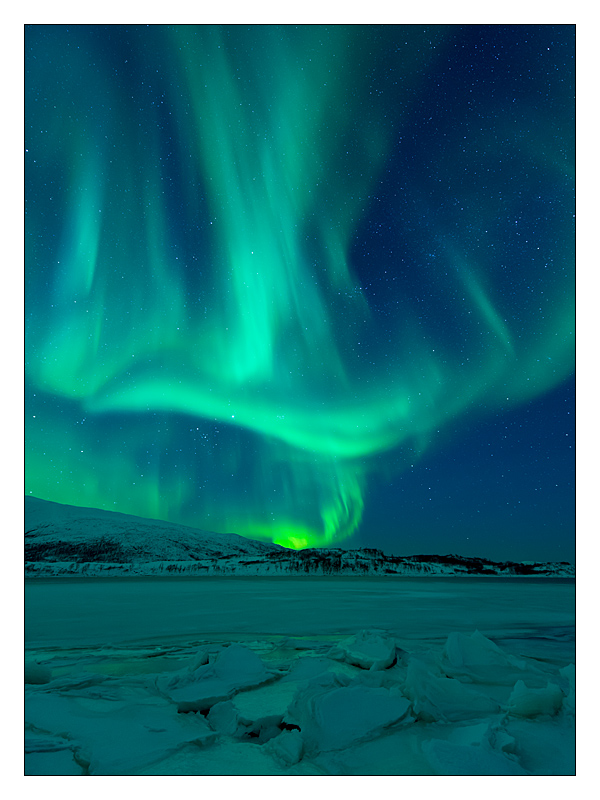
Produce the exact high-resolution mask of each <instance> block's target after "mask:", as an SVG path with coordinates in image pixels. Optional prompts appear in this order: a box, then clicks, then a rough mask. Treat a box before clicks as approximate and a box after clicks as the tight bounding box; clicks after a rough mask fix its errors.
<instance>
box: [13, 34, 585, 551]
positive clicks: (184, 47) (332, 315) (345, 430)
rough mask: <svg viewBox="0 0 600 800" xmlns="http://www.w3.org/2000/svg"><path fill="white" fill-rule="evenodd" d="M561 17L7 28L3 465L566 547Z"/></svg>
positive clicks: (232, 505) (432, 531)
mask: <svg viewBox="0 0 600 800" xmlns="http://www.w3.org/2000/svg"><path fill="white" fill-rule="evenodd" d="M574 56H575V29H574V26H568V25H558V26H551V25H539V26H530V25H516V26H512V27H511V26H504V25H492V26H477V25H465V26H460V25H441V26H419V25H409V26H399V25H385V26H377V25H337V26H336V25H334V26H324V25H304V26H289V25H284V26H276V25H250V26H247V25H230V26H213V25H204V26H191V25H182V26H166V25H151V26H145V25H140V26H128V25H113V26H100V25H75V26H68V25H54V26H43V25H33V26H26V29H25V69H26V72H25V139H26V144H25V148H26V152H25V200H26V224H25V303H26V352H25V356H26V385H25V399H26V459H25V468H26V470H25V473H26V478H25V484H26V487H25V490H26V493H27V494H30V495H33V496H36V497H41V498H43V499H46V500H53V501H55V502H60V503H69V504H72V505H79V506H90V507H96V508H105V509H111V510H115V511H122V512H125V513H129V514H136V515H139V516H143V517H151V518H155V519H164V520H168V521H171V522H178V523H183V524H186V525H191V526H194V527H199V528H203V529H208V530H213V531H222V532H235V533H240V534H242V535H245V536H249V537H251V538H256V539H261V540H265V541H274V542H277V543H279V544H283V545H286V546H288V547H295V548H302V547H320V546H339V547H377V548H381V549H383V550H385V551H386V552H388V553H395V554H398V555H407V554H418V553H451V552H452V553H459V554H462V555H476V556H481V557H486V558H492V559H495V560H508V559H512V560H567V561H573V560H574V549H575V542H574V538H575V533H574V528H575V520H574V512H575V499H574V468H575V456H574V444H575V442H574V410H575V397H574V394H575V391H574V376H573V373H574V361H575V358H574V356H575V351H574V301H575V281H574V271H575V264H574V259H575V253H574V251H575V242H574V225H575V219H574V143H575V134H574Z"/></svg>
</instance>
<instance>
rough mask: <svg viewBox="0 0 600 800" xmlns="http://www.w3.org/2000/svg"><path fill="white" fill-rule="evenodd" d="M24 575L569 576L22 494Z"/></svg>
mask: <svg viewBox="0 0 600 800" xmlns="http://www.w3.org/2000/svg"><path fill="white" fill-rule="evenodd" d="M25 529H26V530H25V561H26V563H25V573H26V576H27V577H52V576H62V575H74V576H76V575H81V576H83V575H86V576H89V577H92V576H93V577H96V576H98V577H102V576H127V575H129V576H135V575H137V576H142V575H157V576H160V575H247V576H251V575H389V576H392V575H440V576H450V575H471V576H477V575H480V576H503V575H504V576H531V577H574V575H575V568H574V566H573V565H572V564H570V563H568V562H512V561H507V562H494V561H491V560H489V559H485V558H477V557H470V556H460V555H455V554H447V555H426V554H422V555H413V556H392V555H387V554H385V553H384V552H383V551H382V550H379V549H375V548H368V547H367V548H361V549H357V550H343V549H341V548H320V549H315V548H311V549H305V550H290V549H288V548H285V547H282V546H281V545H276V544H272V543H266V542H257V541H255V540H253V539H247V538H246V537H244V536H240V535H239V534H235V533H227V534H221V533H214V532H211V531H205V530H200V529H197V528H190V527H187V526H184V525H179V524H177V523H169V522H164V521H161V520H152V519H147V518H142V517H136V516H133V515H130V514H122V513H121V512H116V511H106V510H103V509H92V508H84V507H79V506H68V505H63V504H61V503H54V502H52V501H48V500H41V499H40V498H36V497H28V496H27V497H25Z"/></svg>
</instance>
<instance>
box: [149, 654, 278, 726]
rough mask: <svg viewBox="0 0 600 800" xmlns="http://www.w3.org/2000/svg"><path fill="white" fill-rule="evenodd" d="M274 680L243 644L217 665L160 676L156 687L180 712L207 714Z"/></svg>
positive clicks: (219, 658) (222, 655)
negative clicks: (251, 689) (211, 708)
mask: <svg viewBox="0 0 600 800" xmlns="http://www.w3.org/2000/svg"><path fill="white" fill-rule="evenodd" d="M272 678H273V673H272V672H269V671H267V670H266V669H265V666H264V664H263V663H262V661H261V660H260V658H259V657H258V656H257V655H256V653H253V652H252V650H249V649H248V648H247V647H244V646H243V645H240V644H232V645H230V646H229V647H226V648H225V649H224V650H222V651H221V652H220V653H219V655H218V656H217V658H216V659H215V660H214V662H212V663H209V664H204V665H201V666H198V667H197V668H196V669H195V670H193V671H191V672H190V671H189V670H187V669H183V670H179V671H178V672H176V673H174V674H172V675H169V676H163V675H161V676H159V677H158V678H157V681H156V685H157V687H158V688H159V689H160V690H161V691H162V692H164V693H165V694H166V695H167V696H168V697H170V698H171V699H172V700H174V701H175V702H176V703H178V707H179V710H180V711H207V710H208V709H209V708H210V707H211V706H213V705H214V704H215V703H218V702H221V701H223V700H227V699H228V698H229V697H231V696H232V695H234V694H235V693H236V692H237V691H239V690H240V689H244V688H247V687H249V686H258V685H260V684H261V683H265V682H266V681H268V680H271V679H272Z"/></svg>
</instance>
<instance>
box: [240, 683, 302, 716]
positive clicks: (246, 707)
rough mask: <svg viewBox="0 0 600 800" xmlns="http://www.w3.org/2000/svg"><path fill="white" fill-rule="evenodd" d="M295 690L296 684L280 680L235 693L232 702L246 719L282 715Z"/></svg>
mask: <svg viewBox="0 0 600 800" xmlns="http://www.w3.org/2000/svg"><path fill="white" fill-rule="evenodd" d="M296 691H297V685H296V684H294V683H289V682H287V683H284V682H283V681H281V680H280V681H277V682H276V683H271V684H268V685H267V686H262V687H260V688H258V689H249V690H247V691H244V692H240V693H239V694H236V695H235V698H234V700H233V704H234V706H235V708H236V709H237V711H238V712H239V714H240V716H243V717H245V718H246V719H250V720H258V719H260V718H261V717H266V716H273V715H277V714H278V715H279V716H280V717H282V716H283V715H284V714H285V712H286V710H287V708H288V706H289V704H290V703H291V702H292V700H293V699H294V695H295V694H296Z"/></svg>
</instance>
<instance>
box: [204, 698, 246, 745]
mask: <svg viewBox="0 0 600 800" xmlns="http://www.w3.org/2000/svg"><path fill="white" fill-rule="evenodd" d="M206 720H207V722H208V724H209V725H210V727H211V728H212V729H213V730H215V731H217V732H218V733H222V734H225V735H226V736H233V735H234V734H235V733H236V732H237V729H238V725H239V715H238V712H237V709H236V708H235V707H234V705H233V703H232V702H231V701H230V700H226V701H225V702H222V703H215V705H214V706H213V707H212V708H211V709H210V711H209V712H208V714H207V716H206Z"/></svg>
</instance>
